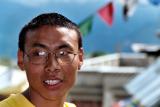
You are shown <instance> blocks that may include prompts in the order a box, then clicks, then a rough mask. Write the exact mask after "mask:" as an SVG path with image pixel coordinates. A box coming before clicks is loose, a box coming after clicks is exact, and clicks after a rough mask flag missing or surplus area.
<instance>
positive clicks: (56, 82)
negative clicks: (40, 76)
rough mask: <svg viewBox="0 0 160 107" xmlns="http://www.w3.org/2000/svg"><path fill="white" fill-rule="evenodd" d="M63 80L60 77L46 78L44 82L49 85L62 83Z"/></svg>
mask: <svg viewBox="0 0 160 107" xmlns="http://www.w3.org/2000/svg"><path fill="white" fill-rule="evenodd" d="M61 82H62V80H59V79H55V80H45V81H44V83H45V84H47V85H56V84H59V83H61Z"/></svg>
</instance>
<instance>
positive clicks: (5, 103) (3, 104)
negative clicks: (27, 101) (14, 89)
mask: <svg viewBox="0 0 160 107" xmlns="http://www.w3.org/2000/svg"><path fill="white" fill-rule="evenodd" d="M12 105H13V96H12V95H11V96H9V97H8V98H6V99H4V100H2V101H0V107H12Z"/></svg>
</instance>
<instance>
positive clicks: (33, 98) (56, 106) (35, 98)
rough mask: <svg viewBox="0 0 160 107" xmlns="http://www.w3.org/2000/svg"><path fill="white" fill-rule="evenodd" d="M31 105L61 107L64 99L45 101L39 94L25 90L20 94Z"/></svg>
mask: <svg viewBox="0 0 160 107" xmlns="http://www.w3.org/2000/svg"><path fill="white" fill-rule="evenodd" d="M22 94H23V95H24V96H25V97H26V98H27V99H28V100H29V101H30V102H31V103H32V104H34V105H35V106H36V107H63V106H64V101H65V98H61V99H55V100H51V99H46V98H44V97H42V96H40V95H39V94H36V93H33V92H31V91H30V89H27V90H26V91H25V92H23V93H22Z"/></svg>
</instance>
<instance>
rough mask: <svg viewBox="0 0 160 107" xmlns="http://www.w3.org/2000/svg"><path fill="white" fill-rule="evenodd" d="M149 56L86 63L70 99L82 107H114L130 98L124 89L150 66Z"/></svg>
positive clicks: (124, 55)
mask: <svg viewBox="0 0 160 107" xmlns="http://www.w3.org/2000/svg"><path fill="white" fill-rule="evenodd" d="M150 63H151V62H150V59H149V58H148V57H147V56H146V55H145V54H135V53H131V54H130V53H121V54H120V53H117V54H111V55H105V56H100V57H96V58H91V59H86V60H85V62H84V66H83V67H82V69H81V71H79V74H78V80H77V82H76V85H75V87H74V88H73V89H72V90H71V92H70V96H69V99H70V100H71V101H73V102H74V103H76V105H77V106H78V107H88V106H91V107H111V106H112V104H113V103H114V102H115V101H118V100H120V99H123V98H128V97H130V94H128V93H127V91H126V90H125V88H124V85H125V84H126V83H128V81H130V80H131V79H133V78H134V77H135V76H136V75H137V74H139V73H141V71H143V70H144V69H145V67H147V66H148V65H149V64H150Z"/></svg>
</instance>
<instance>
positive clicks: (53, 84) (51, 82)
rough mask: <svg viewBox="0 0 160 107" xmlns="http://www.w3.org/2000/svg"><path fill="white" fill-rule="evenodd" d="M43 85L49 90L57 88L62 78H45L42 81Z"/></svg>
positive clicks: (61, 82) (60, 84)
mask: <svg viewBox="0 0 160 107" xmlns="http://www.w3.org/2000/svg"><path fill="white" fill-rule="evenodd" d="M43 84H44V86H45V87H46V88H47V89H49V90H57V89H59V88H60V87H61V86H62V84H63V80H61V79H47V80H44V81H43Z"/></svg>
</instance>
